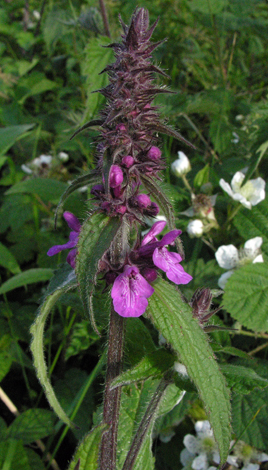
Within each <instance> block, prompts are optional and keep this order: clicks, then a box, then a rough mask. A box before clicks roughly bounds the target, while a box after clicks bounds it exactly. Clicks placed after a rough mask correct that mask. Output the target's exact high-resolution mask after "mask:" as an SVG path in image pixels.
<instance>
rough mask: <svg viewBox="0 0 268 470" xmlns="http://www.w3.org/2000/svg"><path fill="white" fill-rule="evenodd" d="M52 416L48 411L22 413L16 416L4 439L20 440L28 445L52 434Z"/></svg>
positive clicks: (35, 410)
mask: <svg viewBox="0 0 268 470" xmlns="http://www.w3.org/2000/svg"><path fill="white" fill-rule="evenodd" d="M53 428H54V416H53V412H52V411H50V410H44V409H42V408H34V409H29V410H27V411H24V412H23V413H22V414H21V415H20V416H18V417H17V418H16V419H15V420H14V421H13V423H12V424H11V425H10V426H9V428H8V429H7V431H6V438H14V439H18V440H19V439H21V440H22V442H23V443H24V444H30V443H31V442H34V441H35V440H36V439H42V438H43V437H46V436H48V435H49V434H51V433H52V431H53Z"/></svg>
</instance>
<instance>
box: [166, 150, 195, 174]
mask: <svg viewBox="0 0 268 470" xmlns="http://www.w3.org/2000/svg"><path fill="white" fill-rule="evenodd" d="M178 156H179V158H178V159H177V160H175V161H174V162H173V163H172V165H171V170H172V171H173V173H174V175H175V176H178V177H180V176H183V175H186V173H188V172H189V171H190V170H191V164H190V160H189V158H188V157H186V155H185V153H183V152H178Z"/></svg>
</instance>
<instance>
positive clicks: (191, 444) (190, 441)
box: [183, 434, 198, 454]
mask: <svg viewBox="0 0 268 470" xmlns="http://www.w3.org/2000/svg"><path fill="white" fill-rule="evenodd" d="M183 444H184V445H185V447H186V449H187V450H189V452H191V453H192V454H197V451H198V441H197V439H196V437H195V436H193V435H192V434H186V436H184V438H183Z"/></svg>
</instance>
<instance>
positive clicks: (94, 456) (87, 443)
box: [68, 424, 107, 470]
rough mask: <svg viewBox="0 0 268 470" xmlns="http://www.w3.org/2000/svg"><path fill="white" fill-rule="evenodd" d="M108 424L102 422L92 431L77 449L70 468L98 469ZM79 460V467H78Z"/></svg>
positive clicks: (70, 469) (80, 469)
mask: <svg viewBox="0 0 268 470" xmlns="http://www.w3.org/2000/svg"><path fill="white" fill-rule="evenodd" d="M106 427H107V425H106V424H100V425H99V426H96V427H95V428H93V429H92V431H90V433H89V434H87V435H86V437H85V438H84V439H83V441H82V443H81V444H80V445H79V447H78V449H77V450H76V452H75V454H74V456H73V460H72V462H71V464H70V466H69V467H68V470H76V469H77V468H79V470H98V468H99V466H98V458H99V446H100V442H101V437H102V434H103V432H104V431H105V430H106ZM78 462H79V464H80V465H79V467H76V465H78Z"/></svg>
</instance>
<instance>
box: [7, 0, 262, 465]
mask: <svg viewBox="0 0 268 470" xmlns="http://www.w3.org/2000/svg"><path fill="white" fill-rule="evenodd" d="M134 5H136V6H143V7H145V8H148V10H149V12H150V19H151V22H154V21H155V20H156V19H157V18H158V17H159V27H158V28H157V29H156V31H155V34H154V40H155V41H158V40H162V39H165V38H167V39H168V41H166V42H164V43H163V44H162V45H161V47H159V48H158V49H157V51H156V52H155V54H154V59H155V62H156V63H158V64H160V65H161V67H162V68H163V69H164V70H165V71H166V72H167V73H168V74H169V75H170V79H169V80H168V79H162V78H161V80H160V79H158V78H157V80H158V81H159V83H165V84H166V85H168V86H169V87H170V88H171V89H172V90H174V91H176V95H172V96H171V97H164V98H163V97H159V98H158V99H157V104H158V105H159V106H160V109H161V113H162V114H163V116H165V117H166V118H168V120H169V122H170V124H171V125H172V126H173V127H174V128H177V129H179V130H180V132H181V134H182V135H183V136H184V137H186V138H187V139H188V140H189V141H191V142H192V143H193V144H194V145H195V146H196V147H197V150H196V151H194V150H192V149H188V148H185V147H184V146H182V145H180V144H179V143H178V142H177V141H175V140H174V139H173V138H172V137H165V138H163V140H162V151H163V156H164V158H165V160H166V162H167V168H166V170H165V173H164V175H163V179H164V180H165V188H166V189H167V192H168V195H169V197H170V199H171V201H172V203H173V205H174V207H175V215H176V226H177V227H178V228H181V229H182V230H184V234H183V236H182V240H183V243H184V248H185V253H186V261H185V263H184V267H185V269H186V270H187V272H189V273H190V274H192V275H193V277H194V280H193V282H192V283H191V284H189V286H186V287H185V288H184V289H183V293H184V295H185V296H186V297H187V298H188V299H190V298H191V295H192V294H193V292H194V291H195V289H196V288H198V287H202V286H209V287H210V288H213V289H216V288H217V280H218V278H219V276H220V275H221V274H222V273H223V270H222V269H221V268H219V266H218V265H217V263H216V261H215V256H214V252H215V250H216V249H217V248H218V247H219V246H220V245H224V244H226V245H228V244H231V243H232V244H234V245H235V246H237V247H239V246H241V245H243V244H244V242H245V241H246V240H248V239H250V238H254V237H256V236H261V237H262V238H263V247H262V251H263V253H264V261H265V263H264V264H263V265H250V266H246V267H243V268H241V270H237V272H236V273H235V275H234V276H233V278H232V282H231V280H230V281H229V282H228V284H227V287H226V292H225V296H224V305H225V308H224V309H223V310H222V311H221V312H220V313H219V314H218V315H217V319H216V317H215V320H213V322H214V323H217V324H218V325H224V326H225V327H231V328H236V330H235V331H233V332H231V334H230V333H227V332H226V331H217V332H216V333H212V334H211V335H210V336H211V347H212V348H213V349H214V351H215V353H216V354H217V357H218V360H219V363H220V364H222V370H223V371H224V366H226V365H227V366H228V364H231V365H232V366H236V367H238V369H235V368H233V369H228V370H227V372H226V373H225V375H226V377H227V379H228V383H229V386H230V387H231V389H232V391H233V401H232V416H233V432H234V433H235V434H234V435H235V436H236V437H239V436H240V435H241V434H242V433H243V435H242V437H241V438H242V439H243V440H244V441H245V442H247V443H249V444H250V445H253V446H255V447H257V448H259V449H261V450H263V451H266V452H267V449H268V426H267V422H268V410H267V402H268V392H267V388H265V387H266V380H267V379H268V374H267V370H268V367H267V365H268V358H267V348H265V344H266V342H267V338H268V336H267V333H268V328H267V318H268V313H267V312H268V301H267V299H268V296H267V275H266V272H267V270H266V268H267V254H268V232H267V226H268V205H267V204H268V202H267V199H266V200H265V201H263V202H261V203H260V204H259V205H257V206H255V207H254V208H253V209H252V210H251V211H249V210H247V209H244V208H241V209H240V210H239V211H238V213H237V214H236V216H235V217H234V218H233V219H232V220H231V219H230V222H229V223H227V224H226V220H227V218H228V217H229V216H230V214H231V211H232V209H233V207H234V205H233V206H232V201H231V200H230V198H229V197H228V196H227V195H226V194H225V193H223V191H222V190H221V188H220V187H219V180H220V178H224V179H225V180H226V181H228V182H230V180H231V178H232V176H233V175H234V173H235V172H236V171H239V170H241V169H243V168H245V167H247V168H248V170H247V177H253V178H256V177H258V176H262V177H263V178H264V179H265V180H266V179H267V173H268V165H267V149H268V95H267V92H268V76H267V73H266V69H267V61H268V37H267V27H268V5H267V2H266V1H264V0H247V1H244V0H151V1H148V0H144V2H142V3H140V2H134V1H130V0H127V1H126V0H124V1H123V0H117V1H116V2H115V1H112V0H107V1H106V7H107V11H108V17H109V23H110V29H111V36H112V38H113V40H114V39H118V38H119V37H120V25H119V22H118V14H119V13H120V14H121V16H122V18H123V20H124V21H125V22H126V23H127V22H128V20H129V18H130V16H131V14H132V12H133V6H134ZM41 7H42V11H41V10H40V8H41ZM35 11H38V12H39V13H41V17H40V19H36V13H35ZM109 42H110V39H109V38H107V37H106V36H105V30H104V26H103V22H102V17H101V13H100V9H99V3H98V2H97V1H94V0H84V1H83V0H77V1H72V0H70V1H68V2H67V1H66V0H62V1H61V0H54V1H53V0H47V1H46V0H44V2H43V3H42V5H41V3H40V2H39V1H35V0H30V1H29V2H24V1H22V0H14V1H12V2H8V1H4V2H3V3H2V4H1V7H0V57H1V67H0V101H1V108H0V167H1V178H0V199H1V215H0V235H1V242H0V273H1V280H2V286H1V288H0V293H1V303H0V309H1V311H0V380H1V387H2V390H3V391H4V392H5V393H6V394H7V395H8V397H9V398H10V399H11V400H12V401H13V403H14V404H15V405H16V407H17V409H18V411H19V413H20V416H18V417H15V415H14V414H12V412H11V411H10V410H9V409H8V408H7V407H6V405H5V404H4V402H3V401H2V402H0V410H1V416H2V417H1V418H0V436H1V444H0V466H3V465H4V463H5V465H8V464H9V465H11V467H7V468H12V469H13V470H18V469H21V468H23V469H24V470H25V469H31V470H35V469H36V470H43V469H45V468H46V469H49V468H52V467H51V465H50V464H49V459H50V458H55V459H56V460H57V462H58V465H59V467H60V468H61V469H62V470H63V469H65V468H67V465H68V462H69V461H70V459H71V456H72V454H73V452H74V450H75V448H76V446H77V444H78V442H79V440H80V439H82V437H83V436H84V434H85V433H87V432H89V430H90V429H91V427H92V425H96V426H97V425H99V415H100V404H101V399H102V387H103V382H104V368H103V364H104V360H103V353H104V349H105V345H106V338H105V332H106V329H107V311H108V310H109V301H110V300H109V296H103V295H101V294H97V296H96V297H95V299H94V303H95V305H94V308H95V313H96V318H97V321H98V325H99V327H100V329H101V331H102V337H101V338H99V337H98V336H97V335H96V333H95V332H94V330H93V329H92V327H91V326H90V324H89V322H88V321H87V320H86V319H85V317H84V316H83V307H82V304H81V301H80V299H79V297H78V295H77V294H76V293H75V292H73V291H70V292H69V291H68V292H66V293H65V294H64V295H63V296H62V297H61V298H60V300H59V302H58V304H57V307H56V308H55V309H54V310H53V313H52V315H51V317H50V319H49V321H48V323H47V327H46V330H45V341H44V343H45V344H44V347H45V354H46V359H47V364H48V374H49V377H50V380H51V382H52V384H53V386H54V388H55V391H56V395H57V397H58V400H59V402H60V403H61V406H62V408H63V409H64V411H65V413H67V415H68V416H69V417H70V419H71V420H73V421H74V422H75V423H76V424H77V425H78V426H79V429H72V430H70V429H69V428H68V427H66V426H65V425H63V424H62V422H61V421H59V420H57V418H56V417H55V415H54V414H53V412H52V411H51V410H49V407H48V404H47V402H46V399H45V397H44V393H43V391H42V388H41V386H40V384H39V382H38V379H37V378H36V375H35V370H34V368H33V364H32V358H31V355H30V352H29V344H30V333H29V330H30V326H31V324H32V323H33V321H34V319H35V316H36V310H37V308H38V306H39V304H40V301H41V297H42V292H43V289H44V287H45V286H46V283H47V281H48V280H49V279H51V277H52V275H53V271H54V269H55V268H56V267H57V266H58V263H59V262H64V261H65V255H64V253H63V254H60V255H58V256H55V257H52V258H49V257H47V255H46V252H47V250H48V249H49V248H50V247H51V246H52V245H55V244H62V243H65V241H66V239H67V237H68V230H67V227H66V225H65V224H64V223H63V221H62V218H60V217H59V221H58V229H57V231H55V230H54V212H55V208H56V205H57V203H58V202H59V200H60V197H61V195H62V193H63V192H64V191H65V190H66V189H67V188H68V185H69V183H70V181H72V180H74V179H75V177H77V176H82V175H83V174H84V173H86V172H87V171H88V170H90V169H93V168H94V164H95V160H94V149H95V142H96V137H97V133H96V132H95V131H93V130H90V131H85V132H83V133H80V134H79V135H78V136H77V137H76V138H75V139H73V140H70V137H71V136H72V134H73V133H74V132H75V130H76V129H77V128H78V126H80V125H83V124H84V123H85V122H87V120H89V119H91V118H96V117H97V116H98V112H99V110H100V107H101V106H102V105H103V98H102V96H101V95H99V94H95V93H94V94H92V93H91V92H92V91H94V90H96V89H99V88H102V87H103V86H105V85H106V84H107V80H108V79H107V76H106V75H105V74H103V75H99V72H100V71H101V70H102V69H103V68H104V67H105V66H106V64H108V63H109V62H111V61H112V60H113V55H112V52H111V50H110V49H107V48H102V47H101V46H103V45H107V44H108V43H109ZM237 140H238V141H237ZM179 150H183V151H184V152H185V153H187V156H188V157H189V159H190V160H191V165H192V170H191V172H190V173H189V174H188V175H187V178H188V180H189V183H190V185H191V186H192V188H194V191H195V192H196V194H198V193H199V192H200V191H201V189H200V188H201V187H203V185H204V184H208V183H209V184H210V186H209V188H210V189H209V191H210V193H209V194H212V193H213V194H216V193H217V194H218V196H217V202H216V206H215V208H214V210H215V214H216V217H217V220H218V223H219V225H220V227H221V230H216V229H212V230H211V232H210V233H209V234H208V235H207V236H206V237H205V238H204V240H203V239H196V238H194V239H191V238H189V236H188V235H187V233H186V227H187V224H188V222H189V219H188V218H187V217H185V216H183V215H181V212H183V211H185V210H186V209H188V208H189V206H191V198H190V193H189V191H187V188H185V187H184V185H183V183H182V180H181V179H178V178H176V177H175V176H174V175H173V174H172V173H171V171H170V164H171V163H172V162H173V161H174V160H175V159H176V158H177V152H178V151H179ZM60 152H65V153H67V154H68V156H69V159H68V161H66V162H64V161H63V160H61V158H60ZM42 154H45V155H51V156H52V163H51V165H45V164H44V165H42V166H41V167H40V166H39V167H37V166H35V165H34V163H33V162H34V159H36V158H37V157H39V156H40V155H42ZM22 165H28V168H30V170H31V171H32V172H31V173H29V172H28V173H25V167H24V170H23V168H22ZM89 198H90V196H89V191H88V190H87V189H86V190H85V191H83V192H81V191H77V192H75V193H73V194H72V195H71V196H70V198H69V199H68V200H67V201H66V203H65V206H64V208H65V210H69V211H71V212H73V213H75V214H76V215H77V216H78V217H80V218H81V219H83V218H84V217H85V216H86V214H87V211H88V208H89V204H90V202H88V201H89ZM247 283H248V285H250V289H247V288H245V287H244V286H247ZM239 286H240V287H239ZM241 286H242V288H241ZM218 303H219V302H218ZM215 305H216V306H217V300H215ZM150 308H152V307H150ZM132 320H133V322H132V326H131V328H130V327H128V332H127V352H126V366H135V365H136V364H137V363H138V362H139V361H140V359H142V357H143V355H144V354H150V353H152V352H153V351H154V350H155V348H157V347H158V333H157V331H156V330H155V329H153V327H152V326H149V323H148V321H147V320H146V319H145V320H141V319H139V320H138V319H135V320H134V319H132ZM236 321H238V322H239V324H237V323H236ZM133 325H134V326H133ZM241 325H242V329H241ZM137 336H138V337H139V338H140V343H139V344H135V340H134V339H133V338H135V337H137ZM145 345H146V348H147V349H146V350H143V349H142V348H145ZM238 351H240V352H238ZM237 356H239V358H238V357H237ZM252 356H253V358H252ZM100 357H101V358H102V359H101V361H100V362H98V361H99V358H100ZM239 368H240V369H239ZM241 368H243V369H241ZM245 368H247V370H249V371H250V370H252V369H254V371H255V372H256V373H257V377H256V376H253V375H250V374H249V376H248V375H246V376H243V373H244V369H245ZM237 371H238V372H237ZM228 374H229V375H228ZM241 376H243V377H244V378H243V379H241ZM265 379H266V380H265ZM154 381H155V378H150V379H149V380H147V381H144V382H139V384H138V385H137V384H136V385H133V384H132V383H130V384H128V385H126V386H125V387H124V396H123V404H124V403H125V405H124V406H125V408H126V409H127V408H128V409H130V410H131V413H130V414H129V416H127V415H124V413H123V414H122V423H123V424H122V423H121V428H120V433H121V434H120V435H119V442H121V441H123V440H124V435H125V434H124V433H125V432H126V431H125V430H126V429H128V431H129V436H130V437H131V435H132V432H133V431H132V427H133V426H134V425H135V419H136V417H137V415H138V411H140V410H138V408H139V407H141V409H142V407H144V406H145V404H147V403H148V400H149V398H148V397H149V396H150V394H151V392H152V390H153V389H154V387H155V382H154ZM241 381H242V383H243V385H244V387H243V386H242V385H241V386H239V382H241ZM150 387H151V388H150ZM174 387H175V386H174ZM260 389H262V390H261V391H260ZM178 393H179V391H178V389H176V387H175V389H172V390H170V391H169V395H168V396H169V397H170V404H169V406H168V405H167V406H166V408H165V409H164V408H163V409H164V411H162V412H161V413H162V414H161V416H160V417H159V418H158V420H157V422H156V424H155V428H154V432H153V436H154V445H153V450H154V457H153V455H152V454H151V453H150V449H149V447H150V443H151V442H150V439H149V441H148V442H146V443H145V450H143V452H144V454H143V455H146V456H147V457H146V459H147V460H146V462H149V463H148V469H149V468H150V469H151V468H154V466H155V468H156V469H163V468H165V469H166V470H177V469H178V468H180V467H179V465H180V464H179V453H180V451H181V450H182V449H183V443H182V440H183V437H184V435H185V434H187V433H189V432H190V433H192V432H193V423H194V422H195V421H196V420H198V419H205V416H206V415H205V411H204V409H203V408H202V406H201V405H200V401H199V399H198V397H197V394H196V392H195V391H191V392H190V391H187V393H186V394H185V396H184V398H183V400H182V401H181V402H180V404H179V405H176V406H174V405H175V403H176V400H178ZM161 406H162V405H161ZM260 409H261V411H260V412H259V413H258V414H257V415H256V416H255V418H254V420H253V421H251V420H252V418H253V417H254V415H255V414H256V413H257V411H258V410H260ZM243 410H245V411H243ZM124 420H125V421H124ZM124 423H125V424H124ZM178 424H179V425H178ZM95 429H96V431H95V434H94V435H90V437H89V438H88V446H90V445H92V444H91V443H92V442H93V441H94V439H95V437H96V435H97V434H98V433H100V432H101V431H100V428H99V427H98V426H97V427H96V428H95ZM171 430H173V431H174V433H175V435H174V437H173V438H172V440H170V442H168V443H164V442H163V441H162V440H161V437H163V436H165V435H167V434H168V433H169V432H170V431H171ZM92 436H93V437H92ZM38 439H43V442H44V445H45V451H44V450H42V451H41V450H40V449H37V450H36V449H35V447H34V443H35V441H36V440H38ZM29 444H30V446H29ZM146 446H147V447H146ZM46 452H49V453H50V458H48V460H46V459H45V455H46ZM146 452H147V453H146ZM148 456H149V457H148ZM92 458H95V457H94V456H93V457H92ZM148 459H149V460H148ZM119 465H121V464H119ZM139 465H140V467H137V468H145V467H144V462H143V461H142V459H141V461H140V463H139ZM135 468H136V467H135ZM146 468H147V467H146Z"/></svg>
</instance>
